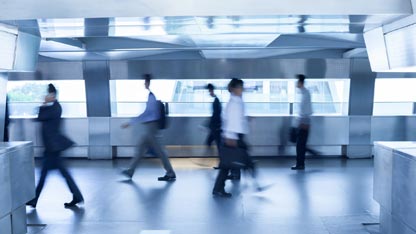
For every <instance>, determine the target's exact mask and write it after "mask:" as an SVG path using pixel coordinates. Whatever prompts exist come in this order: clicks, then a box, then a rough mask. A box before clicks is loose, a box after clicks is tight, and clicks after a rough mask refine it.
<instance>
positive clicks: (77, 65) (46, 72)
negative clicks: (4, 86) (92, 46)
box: [9, 62, 84, 80]
mask: <svg viewBox="0 0 416 234" xmlns="http://www.w3.org/2000/svg"><path fill="white" fill-rule="evenodd" d="M82 79H84V75H83V66H82V62H56V63H55V62H51V63H49V62H39V63H38V65H37V70H36V72H12V73H10V74H9V80H82Z"/></svg>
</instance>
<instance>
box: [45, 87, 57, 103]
mask: <svg viewBox="0 0 416 234" xmlns="http://www.w3.org/2000/svg"><path fill="white" fill-rule="evenodd" d="M57 92H58V91H57V90H56V88H55V86H54V85H53V84H48V95H46V97H45V101H47V102H51V101H54V100H55V99H56V94H57Z"/></svg>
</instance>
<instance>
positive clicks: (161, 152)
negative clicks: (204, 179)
mask: <svg viewBox="0 0 416 234" xmlns="http://www.w3.org/2000/svg"><path fill="white" fill-rule="evenodd" d="M144 78H145V83H144V84H145V87H146V89H147V90H148V91H149V97H148V99H147V103H146V109H145V111H144V112H143V113H142V114H141V115H139V116H138V117H135V118H132V119H131V120H130V122H129V123H125V124H123V125H122V126H121V127H122V128H128V127H129V126H131V125H133V124H136V123H141V124H143V128H144V130H143V133H142V136H141V137H140V140H139V143H138V146H137V151H136V156H135V157H134V158H133V160H132V161H131V163H130V166H129V168H128V169H126V170H123V171H122V174H123V175H125V176H126V177H128V178H130V179H131V178H132V177H133V174H134V171H135V169H136V167H137V166H138V164H139V162H140V159H141V158H142V157H143V156H144V154H145V152H146V150H147V149H149V148H151V149H152V150H154V152H155V153H156V155H158V156H159V158H160V159H161V160H162V163H163V167H164V168H165V170H166V175H165V176H162V177H159V178H158V180H159V181H174V180H175V179H176V174H175V172H174V170H173V168H172V165H171V163H170V161H169V157H168V155H167V154H166V151H165V149H164V148H163V146H162V145H160V143H159V141H158V140H157V136H156V135H157V134H158V132H159V122H158V121H159V120H160V119H161V118H162V116H161V111H160V105H159V102H158V101H157V100H156V97H155V95H154V94H153V93H152V92H151V91H150V89H149V88H150V80H151V75H149V74H146V75H145V77H144Z"/></svg>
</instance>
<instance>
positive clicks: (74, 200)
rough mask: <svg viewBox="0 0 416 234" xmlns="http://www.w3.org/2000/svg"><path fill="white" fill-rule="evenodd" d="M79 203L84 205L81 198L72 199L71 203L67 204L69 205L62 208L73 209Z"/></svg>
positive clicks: (65, 204) (66, 204)
mask: <svg viewBox="0 0 416 234" xmlns="http://www.w3.org/2000/svg"><path fill="white" fill-rule="evenodd" d="M79 203H84V199H83V198H75V197H74V198H73V199H72V201H71V202H69V203H64V206H65V207H66V208H69V207H74V206H76V205H77V204H79Z"/></svg>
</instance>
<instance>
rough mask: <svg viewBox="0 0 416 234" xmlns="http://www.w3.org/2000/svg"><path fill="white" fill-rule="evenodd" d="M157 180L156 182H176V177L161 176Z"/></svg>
mask: <svg viewBox="0 0 416 234" xmlns="http://www.w3.org/2000/svg"><path fill="white" fill-rule="evenodd" d="M157 180H158V181H168V182H170V181H175V180H176V176H168V175H165V176H162V177H159V178H157Z"/></svg>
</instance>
